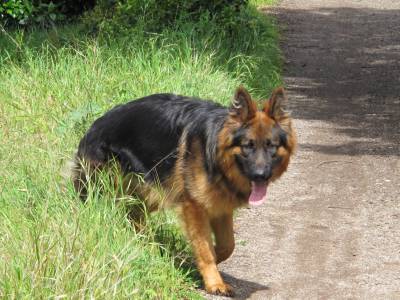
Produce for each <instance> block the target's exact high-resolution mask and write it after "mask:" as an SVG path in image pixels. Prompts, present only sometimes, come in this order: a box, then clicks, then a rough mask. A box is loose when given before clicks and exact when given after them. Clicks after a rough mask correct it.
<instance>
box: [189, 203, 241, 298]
mask: <svg viewBox="0 0 400 300" xmlns="http://www.w3.org/2000/svg"><path fill="white" fill-rule="evenodd" d="M182 219H183V222H184V225H185V227H186V233H187V235H188V238H189V240H190V242H191V244H192V247H193V252H194V254H195V256H196V261H197V266H198V268H199V271H200V273H201V275H202V277H203V280H204V284H205V288H206V291H207V292H208V293H211V294H217V295H224V296H232V295H233V290H232V288H231V287H230V286H229V285H228V284H226V283H225V282H224V281H223V279H222V277H221V274H220V273H219V272H218V269H217V264H216V256H215V252H214V246H213V242H212V238H211V224H210V221H209V218H208V215H207V212H206V211H205V209H204V208H202V207H201V206H200V205H199V204H197V203H196V202H194V201H193V200H191V199H190V198H189V199H186V201H184V202H183V203H182Z"/></svg>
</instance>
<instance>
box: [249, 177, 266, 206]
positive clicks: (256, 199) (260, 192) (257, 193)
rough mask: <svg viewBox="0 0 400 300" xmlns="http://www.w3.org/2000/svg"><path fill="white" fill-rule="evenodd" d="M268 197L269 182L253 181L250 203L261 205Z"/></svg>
mask: <svg viewBox="0 0 400 300" xmlns="http://www.w3.org/2000/svg"><path fill="white" fill-rule="evenodd" d="M266 199H267V182H257V181H252V182H251V194H250V197H249V203H250V204H251V205H254V206H257V205H261V204H263V203H264V202H265V200H266Z"/></svg>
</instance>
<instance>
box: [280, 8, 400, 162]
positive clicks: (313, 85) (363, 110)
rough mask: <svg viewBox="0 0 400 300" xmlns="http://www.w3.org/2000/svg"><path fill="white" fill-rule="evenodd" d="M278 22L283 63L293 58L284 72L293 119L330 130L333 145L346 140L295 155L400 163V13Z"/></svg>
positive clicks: (324, 14)
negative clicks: (315, 122)
mask: <svg viewBox="0 0 400 300" xmlns="http://www.w3.org/2000/svg"><path fill="white" fill-rule="evenodd" d="M277 16H278V19H279V20H280V24H281V26H282V28H283V36H284V37H285V38H284V40H283V41H282V43H283V48H284V55H285V57H291V58H295V60H290V61H286V65H285V67H286V70H285V72H284V73H285V82H286V84H287V86H288V89H289V93H290V97H291V99H290V109H291V110H292V114H293V116H294V117H295V118H297V119H303V120H319V121H323V122H329V123H331V124H332V123H333V125H334V128H335V131H336V133H337V135H338V136H339V137H340V136H341V135H345V136H347V137H350V138H352V141H351V142H346V143H344V144H341V145H340V142H339V143H337V142H336V141H334V140H332V143H331V144H330V145H319V144H300V147H302V148H304V149H309V150H314V151H319V152H322V153H326V154H343V155H384V156H385V155H392V156H399V155H400V125H399V124H400V10H376V9H355V8H329V9H328V8H323V9H313V10H295V9H293V10H292V9H287V10H280V11H279V12H278V14H277ZM285 24H292V25H290V26H288V27H286V28H285ZM293 24H294V25H293ZM298 26H299V27H301V28H303V30H302V31H300V30H295V28H296V27H298ZM288 28H290V29H288Z"/></svg>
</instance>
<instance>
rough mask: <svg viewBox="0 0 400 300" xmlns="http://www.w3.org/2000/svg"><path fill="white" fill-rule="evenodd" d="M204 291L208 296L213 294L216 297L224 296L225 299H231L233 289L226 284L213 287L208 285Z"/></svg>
mask: <svg viewBox="0 0 400 300" xmlns="http://www.w3.org/2000/svg"><path fill="white" fill-rule="evenodd" d="M206 291H207V293H209V294H214V295H218V296H226V297H233V296H234V294H235V293H234V292H233V288H232V287H231V286H230V285H229V284H227V283H224V282H222V283H217V284H213V285H209V286H207V287H206Z"/></svg>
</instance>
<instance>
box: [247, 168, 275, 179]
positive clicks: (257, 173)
mask: <svg viewBox="0 0 400 300" xmlns="http://www.w3.org/2000/svg"><path fill="white" fill-rule="evenodd" d="M271 175H272V173H271V168H269V167H267V168H258V169H255V170H254V171H253V172H252V174H251V180H253V181H267V180H268V179H269V178H270V177H271Z"/></svg>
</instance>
